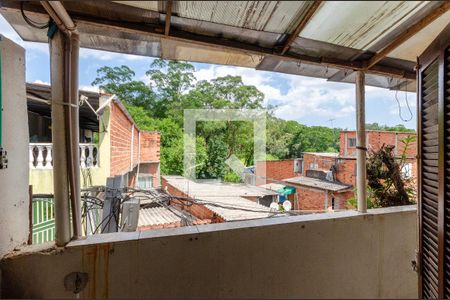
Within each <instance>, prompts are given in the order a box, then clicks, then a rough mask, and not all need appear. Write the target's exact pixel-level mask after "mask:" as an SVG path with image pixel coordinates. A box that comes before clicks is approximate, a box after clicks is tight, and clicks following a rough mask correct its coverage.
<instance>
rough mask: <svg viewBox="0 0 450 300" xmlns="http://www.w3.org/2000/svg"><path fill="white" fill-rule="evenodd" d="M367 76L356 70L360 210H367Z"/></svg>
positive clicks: (357, 182) (363, 211)
mask: <svg viewBox="0 0 450 300" xmlns="http://www.w3.org/2000/svg"><path fill="white" fill-rule="evenodd" d="M364 85H365V78H364V72H363V71H357V72H356V169H357V171H356V190H357V193H358V211H359V212H362V213H365V212H367V202H366V152H367V149H366V118H365V114H366V110H365V89H364Z"/></svg>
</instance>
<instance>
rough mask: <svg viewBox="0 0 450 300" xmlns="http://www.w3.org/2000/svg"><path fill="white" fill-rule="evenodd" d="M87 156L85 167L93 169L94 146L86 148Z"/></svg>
mask: <svg viewBox="0 0 450 300" xmlns="http://www.w3.org/2000/svg"><path fill="white" fill-rule="evenodd" d="M87 148H88V151H89V154H88V157H87V158H86V163H87V164H86V165H87V167H93V166H94V145H91V144H89V145H88V146H87Z"/></svg>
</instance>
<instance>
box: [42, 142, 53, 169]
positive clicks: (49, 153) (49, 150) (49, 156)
mask: <svg viewBox="0 0 450 300" xmlns="http://www.w3.org/2000/svg"><path fill="white" fill-rule="evenodd" d="M43 149H46V150H47V155H46V156H45V169H51V168H52V145H45V146H43ZM42 154H43V153H42Z"/></svg>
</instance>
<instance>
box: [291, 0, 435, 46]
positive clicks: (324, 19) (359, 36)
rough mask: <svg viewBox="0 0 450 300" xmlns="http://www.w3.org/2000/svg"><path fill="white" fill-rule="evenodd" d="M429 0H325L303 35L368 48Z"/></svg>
mask: <svg viewBox="0 0 450 300" xmlns="http://www.w3.org/2000/svg"><path fill="white" fill-rule="evenodd" d="M428 2H429V1H360V2H359V1H326V2H323V3H322V5H321V7H320V8H319V10H318V11H317V13H316V14H315V15H314V17H313V18H312V19H311V21H310V22H309V23H308V25H307V26H306V27H305V29H304V30H303V31H302V32H301V34H300V36H301V37H305V38H309V39H313V40H319V41H323V42H327V43H332V44H335V45H340V46H345V47H350V48H355V49H360V50H368V49H369V48H370V47H371V46H372V45H373V44H375V43H376V42H377V41H379V40H380V39H382V38H383V37H384V36H386V35H388V34H389V33H390V32H392V31H395V30H396V28H397V27H398V26H400V25H401V24H402V23H403V22H405V21H406V20H407V19H408V18H411V17H413V16H414V15H415V14H416V13H417V12H419V11H420V10H421V9H423V8H424V7H425V6H426V5H427V4H428Z"/></svg>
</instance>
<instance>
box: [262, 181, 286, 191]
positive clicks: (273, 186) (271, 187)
mask: <svg viewBox="0 0 450 300" xmlns="http://www.w3.org/2000/svg"><path fill="white" fill-rule="evenodd" d="M259 186H260V187H262V188H265V189H268V190H271V191H278V190H281V189H282V188H284V187H285V186H286V185H285V184H280V183H267V184H263V185H259Z"/></svg>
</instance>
